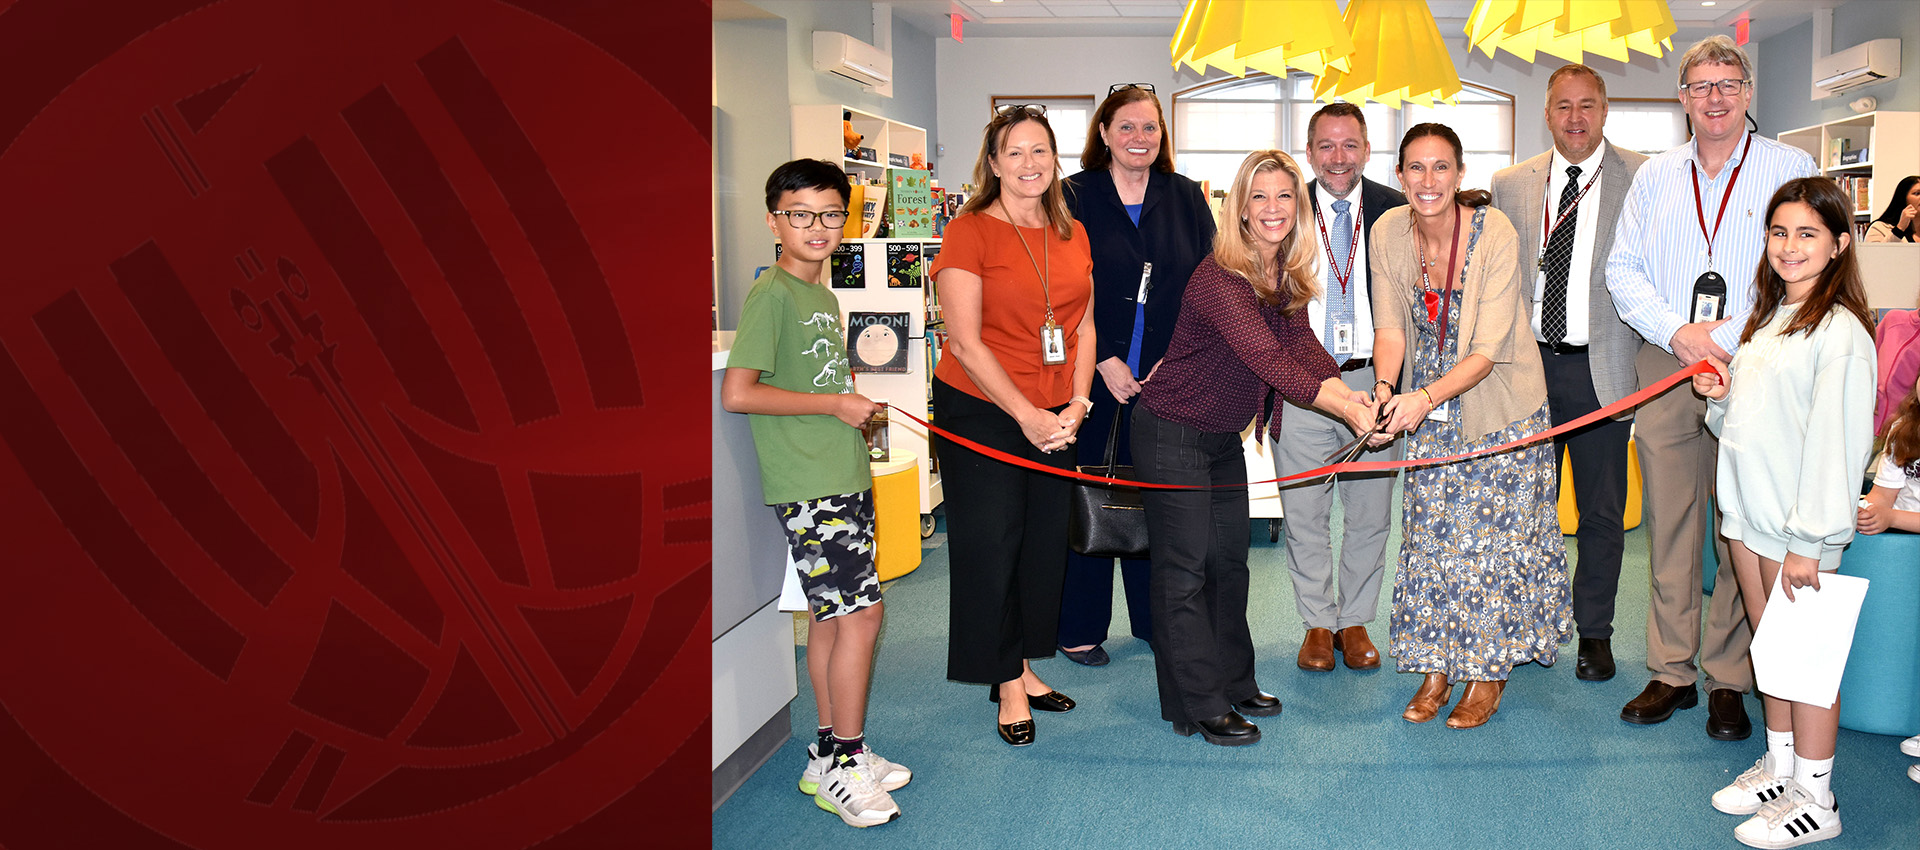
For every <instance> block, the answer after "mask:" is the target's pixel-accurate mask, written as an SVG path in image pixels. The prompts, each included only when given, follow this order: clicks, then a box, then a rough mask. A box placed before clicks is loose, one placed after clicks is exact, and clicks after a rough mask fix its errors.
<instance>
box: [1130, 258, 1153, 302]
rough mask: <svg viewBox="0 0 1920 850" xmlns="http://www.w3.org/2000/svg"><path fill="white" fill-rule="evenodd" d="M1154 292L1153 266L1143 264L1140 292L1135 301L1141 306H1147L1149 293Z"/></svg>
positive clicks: (1141, 267) (1141, 265) (1141, 266)
mask: <svg viewBox="0 0 1920 850" xmlns="http://www.w3.org/2000/svg"><path fill="white" fill-rule="evenodd" d="M1152 291H1153V264H1152V263H1141V264H1140V292H1139V294H1137V295H1135V296H1134V300H1135V301H1137V302H1139V303H1141V304H1145V303H1147V293H1149V292H1152Z"/></svg>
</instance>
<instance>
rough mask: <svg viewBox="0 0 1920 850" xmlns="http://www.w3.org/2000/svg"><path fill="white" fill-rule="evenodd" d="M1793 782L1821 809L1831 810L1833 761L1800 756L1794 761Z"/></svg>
mask: <svg viewBox="0 0 1920 850" xmlns="http://www.w3.org/2000/svg"><path fill="white" fill-rule="evenodd" d="M1769 734H1771V733H1769ZM1793 781H1794V782H1795V783H1798V784H1799V786H1800V787H1802V788H1805V789H1807V793H1808V794H1811V795H1813V801H1814V802H1816V803H1819V804H1820V806H1821V807H1822V808H1827V809H1831V808H1833V790H1832V788H1833V759H1832V758H1831V757H1829V758H1823V759H1810V758H1806V757H1805V756H1802V757H1800V758H1796V759H1794V762H1793Z"/></svg>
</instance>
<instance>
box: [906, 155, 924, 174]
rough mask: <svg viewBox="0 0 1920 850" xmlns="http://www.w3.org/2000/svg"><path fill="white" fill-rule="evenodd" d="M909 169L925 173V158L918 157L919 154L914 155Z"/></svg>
mask: <svg viewBox="0 0 1920 850" xmlns="http://www.w3.org/2000/svg"><path fill="white" fill-rule="evenodd" d="M909 167H911V168H913V169H915V170H917V171H925V170H927V158H926V157H925V156H922V155H920V154H914V155H913V163H912V165H911V166H909Z"/></svg>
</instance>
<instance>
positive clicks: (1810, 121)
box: [1754, 0, 1920, 144]
mask: <svg viewBox="0 0 1920 850" xmlns="http://www.w3.org/2000/svg"><path fill="white" fill-rule="evenodd" d="M1876 38H1898V39H1900V77H1899V78H1898V79H1895V80H1891V81H1888V82H1884V83H1878V84H1876V85H1871V86H1865V87H1862V88H1858V89H1854V90H1853V91H1850V92H1848V93H1846V94H1844V95H1841V96H1839V97H1830V98H1823V99H1821V100H1812V99H1811V98H1810V97H1809V91H1808V89H1809V88H1810V86H1811V85H1812V83H1813V23H1812V22H1811V21H1809V22H1807V23H1804V24H1801V25H1799V26H1797V27H1794V28H1792V29H1790V30H1787V31H1785V32H1782V33H1780V34H1779V35H1776V36H1773V37H1772V38H1768V39H1765V40H1763V41H1761V45H1762V49H1764V50H1765V51H1766V54H1767V59H1768V61H1767V62H1766V63H1765V64H1762V65H1761V66H1760V69H1759V72H1758V73H1757V74H1756V80H1755V86H1756V88H1755V90H1754V100H1755V101H1756V103H1755V106H1756V109H1755V114H1754V118H1755V119H1756V120H1758V121H1760V129H1761V130H1763V131H1765V132H1766V133H1767V134H1768V135H1773V134H1776V133H1779V132H1781V131H1783V130H1793V129H1796V128H1800V127H1807V126H1811V125H1814V124H1819V123H1821V122H1823V121H1832V120H1833V119H1835V118H1845V117H1847V116H1849V115H1852V114H1853V111H1852V110H1850V109H1848V108H1847V104H1849V103H1852V102H1853V101H1854V100H1857V99H1859V98H1860V97H1862V96H1864V95H1872V96H1873V97H1874V98H1875V99H1877V100H1879V101H1880V105H1879V107H1878V108H1880V109H1885V110H1900V111H1916V110H1920V5H1916V4H1914V3H1912V2H1910V0H1852V2H1849V3H1846V4H1844V5H1841V6H1838V7H1836V8H1835V9H1834V10H1833V43H1832V44H1831V45H1830V46H1828V50H1827V52H1837V51H1841V50H1845V49H1847V48H1849V47H1852V46H1854V45H1856V44H1860V43H1861V42H1866V41H1872V40H1874V39H1876ZM1912 143H1913V144H1920V140H1912Z"/></svg>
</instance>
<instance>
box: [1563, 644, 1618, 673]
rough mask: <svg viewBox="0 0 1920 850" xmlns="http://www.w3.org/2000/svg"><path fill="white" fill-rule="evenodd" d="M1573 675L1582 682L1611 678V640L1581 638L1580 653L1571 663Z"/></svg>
mask: <svg viewBox="0 0 1920 850" xmlns="http://www.w3.org/2000/svg"><path fill="white" fill-rule="evenodd" d="M1573 677H1574V678H1576V679H1579V680H1580V681H1582V682H1604V681H1606V680H1608V679H1611V678H1613V641H1611V640H1608V639H1606V638H1581V639H1580V655H1579V659H1578V660H1577V661H1575V662H1574V665H1573Z"/></svg>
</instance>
